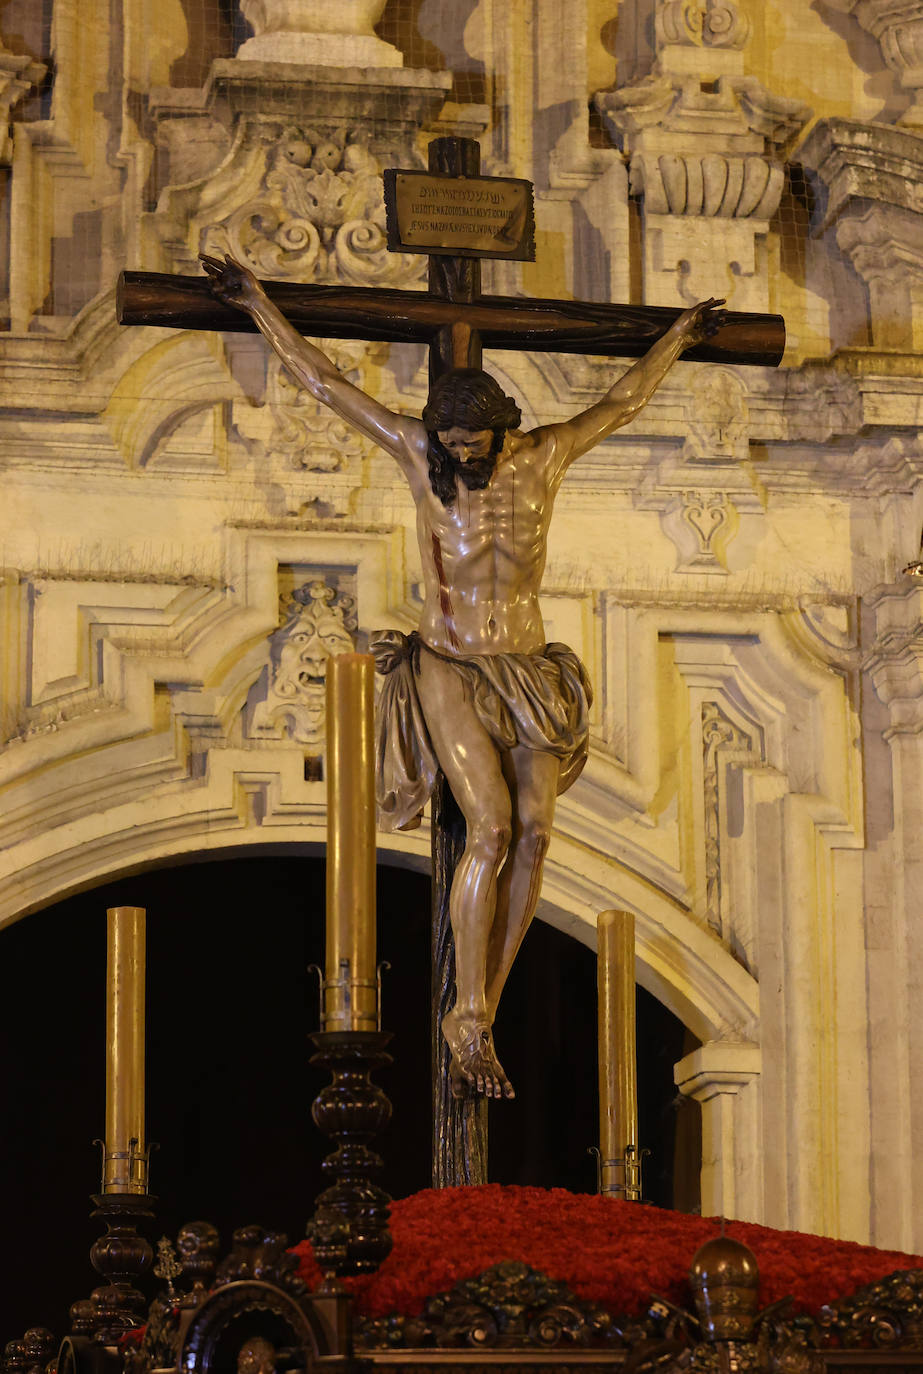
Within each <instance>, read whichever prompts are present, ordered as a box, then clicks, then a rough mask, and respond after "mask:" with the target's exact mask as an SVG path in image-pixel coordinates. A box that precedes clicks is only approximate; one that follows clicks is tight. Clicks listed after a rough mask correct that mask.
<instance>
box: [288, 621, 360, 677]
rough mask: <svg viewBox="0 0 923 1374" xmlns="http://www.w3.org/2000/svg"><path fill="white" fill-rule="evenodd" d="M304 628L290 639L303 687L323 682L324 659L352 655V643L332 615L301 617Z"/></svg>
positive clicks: (345, 630) (325, 662)
mask: <svg viewBox="0 0 923 1374" xmlns="http://www.w3.org/2000/svg"><path fill="white" fill-rule="evenodd" d="M302 624H303V626H304V628H303V629H301V630H299V631H298V632H297V633H296V634H294V635H293V636H292V639H291V643H292V645H293V646H294V647H295V650H296V653H297V657H298V662H299V664H300V665H301V672H300V673H299V680H300V681H301V683H302V685H303V686H304V685H306V684H307V683H308V682H322V681H323V680H324V678H325V676H326V674H327V659H328V658H330V657H332V655H334V654H349V653H352V652H353V642H352V639H351V637H350V634H349V631H348V630H347V629H346V628H345V626H344V624H343V622H342V620H340V619H339V618H338V617H337V616H335V615H332V614H331V615H325V614H324V612H323V611H321V612H320V614H319V615H317V616H316V617H308V616H304V618H303V620H302Z"/></svg>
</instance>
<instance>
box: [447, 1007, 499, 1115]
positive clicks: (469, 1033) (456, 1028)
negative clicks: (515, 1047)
mask: <svg viewBox="0 0 923 1374" xmlns="http://www.w3.org/2000/svg"><path fill="white" fill-rule="evenodd" d="M442 1033H443V1035H444V1036H445V1038H446V1040H447V1041H448V1045H449V1049H450V1050H451V1052H452V1058H451V1062H450V1064H449V1080H450V1083H451V1086H452V1096H453V1097H459V1098H461V1097H468V1096H469V1095H471V1094H476V1093H483V1094H484V1096H485V1097H515V1096H516V1093H515V1090H514V1088H513V1085H512V1083H511V1082H510V1080H509V1079H508V1078H507V1076H506V1074H505V1073H504V1072H503V1066H502V1064H501V1063H500V1061H499V1059H498V1058H497V1051H496V1050H495V1049H494V1037H493V1034H492V1032H491V1028H490V1023H489V1022H488V1021H484V1020H479V1019H478V1018H476V1017H466V1016H461V1015H460V1014H459V1013H458V1012H456V1011H454V1010H453V1011H450V1012H449V1013H448V1014H447V1015H446V1016H444V1017H443V1020H442Z"/></svg>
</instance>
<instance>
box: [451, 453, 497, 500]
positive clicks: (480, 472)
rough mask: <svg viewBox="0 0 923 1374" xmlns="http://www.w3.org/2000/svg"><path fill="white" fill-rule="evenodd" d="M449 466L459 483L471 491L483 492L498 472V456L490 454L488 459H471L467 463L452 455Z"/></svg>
mask: <svg viewBox="0 0 923 1374" xmlns="http://www.w3.org/2000/svg"><path fill="white" fill-rule="evenodd" d="M449 464H450V467H451V470H452V472H453V473H454V474H455V476H456V477H457V478H458V480H459V482H461V484H462V485H463V486H465V487H467V488H468V490H469V491H483V490H484V488H485V487H486V486H487V483H488V482H489V481H490V479H491V477H493V475H494V472H495V471H496V467H497V455H496V454H495V453H490V454H488V455H487V457H486V458H471V459H469V460H468V462H467V463H463V462H462V461H461V459H460V458H453V457H451V455H450V456H449Z"/></svg>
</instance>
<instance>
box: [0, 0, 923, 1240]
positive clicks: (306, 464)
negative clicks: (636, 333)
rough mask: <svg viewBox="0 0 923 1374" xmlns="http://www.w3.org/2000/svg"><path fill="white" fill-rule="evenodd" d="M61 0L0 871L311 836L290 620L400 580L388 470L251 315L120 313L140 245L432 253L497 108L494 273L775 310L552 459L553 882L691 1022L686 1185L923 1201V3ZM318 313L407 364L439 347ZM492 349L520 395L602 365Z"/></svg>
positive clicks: (17, 174) (17, 543)
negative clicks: (555, 642)
mask: <svg viewBox="0 0 923 1374" xmlns="http://www.w3.org/2000/svg"><path fill="white" fill-rule="evenodd" d="M79 8H80V14H79V17H78V6H77V3H76V0H44V4H43V5H35V4H31V3H29V0H10V3H9V4H7V5H6V6H5V7H4V11H3V15H4V19H3V22H4V24H5V28H4V29H3V32H2V34H0V38H2V40H3V46H2V47H0V77H2V80H0V87H2V89H0V109H2V114H3V120H2V128H3V131H4V137H3V139H2V140H0V187H2V194H3V201H2V204H3V212H2V215H0V269H2V272H3V274H4V285H3V288H2V290H0V297H2V298H3V300H4V311H3V312H2V313H3V323H4V324H5V326H6V328H5V331H4V332H3V333H2V334H0V468H2V487H3V503H2V511H0V522H2V528H0V551H2V567H0V626H2V631H0V633H2V653H0V741H2V746H0V797H2V806H0V918H2V919H3V920H8V921H12V920H15V919H17V918H18V917H20V916H22V915H24V914H28V913H29V912H31V911H34V910H36V909H38V908H40V907H41V906H43V905H46V904H48V903H50V902H52V901H54V900H55V899H57V898H59V897H61V896H63V895H65V894H67V893H68V892H71V891H74V890H76V889H78V888H80V887H87V886H91V885H93V884H94V883H97V882H101V881H103V880H104V879H107V878H109V877H111V876H113V875H115V874H116V873H118V872H119V871H121V870H122V869H125V868H130V867H135V868H137V867H139V866H142V865H145V864H151V863H156V862H160V861H165V860H169V859H173V858H177V857H181V856H188V855H192V854H196V853H199V852H201V851H203V850H206V849H207V850H211V851H215V850H220V849H221V848H222V847H225V846H227V847H232V846H233V847H235V848H236V849H240V847H242V846H246V845H251V844H252V845H262V846H265V845H267V844H273V843H279V844H292V843H300V842H304V841H313V842H317V843H322V842H323V837H324V819H325V818H324V790H323V785H322V783H321V782H320V781H319V780H318V772H316V771H315V772H314V773H312V770H310V769H307V770H306V769H305V766H304V753H305V750H306V749H307V750H308V752H309V753H312V755H313V754H315V753H316V754H317V755H318V756H319V755H320V754H321V753H322V733H323V731H322V720H321V718H320V714H319V712H318V711H317V709H316V707H317V699H316V698H317V692H318V685H319V679H320V677H321V676H322V672H321V670H320V668H319V666H318V665H319V663H320V661H321V659H320V658H318V657H317V656H316V655H314V656H312V655H311V654H308V658H309V659H310V662H308V659H305V660H304V662H302V660H301V658H300V657H299V656H300V654H301V650H302V647H304V646H305V645H307V643H308V639H310V638H311V636H313V638H314V639H315V640H317V641H319V642H323V640H324V634H323V631H322V628H321V626H320V622H321V620H322V619H323V613H324V611H325V608H326V611H327V612H330V613H331V614H330V616H329V617H328V618H332V619H333V620H335V621H337V626H338V628H337V634H336V635H335V636H334V639H335V640H336V638H337V635H339V636H340V639H342V636H343V635H351V634H352V633H353V631H356V632H357V633H358V635H359V636H360V640H361V636H362V635H363V634H364V633H366V632H367V631H368V630H370V629H372V628H377V627H379V626H385V625H392V626H395V627H397V628H401V629H405V630H407V629H410V628H412V627H413V625H414V621H415V614H416V608H417V605H418V592H417V585H418V582H419V577H420V569H419V567H418V564H417V555H416V552H415V540H414V532H413V531H414V517H413V509H412V505H411V502H410V500H409V497H408V495H407V493H406V491H405V490H404V488H403V486H402V483H401V480H400V478H399V476H398V474H397V473H396V472H395V471H394V469H393V467H392V466H391V465H390V463H389V461H388V460H387V459H386V457H385V456H384V455H383V454H381V453H380V452H378V451H377V450H375V449H374V448H372V447H370V446H369V445H367V444H366V443H365V442H364V441H362V440H360V439H358V438H356V437H355V436H354V435H352V434H350V433H349V432H348V431H346V430H345V429H344V428H343V427H342V426H341V425H340V424H339V422H337V421H335V420H332V419H331V417H330V416H329V415H326V414H325V413H323V412H322V411H320V410H319V409H318V407H317V406H316V405H315V404H314V403H313V402H312V401H311V400H310V398H307V397H305V396H303V395H301V394H299V393H298V392H297V389H296V388H295V387H294V386H293V385H292V383H291V382H290V381H289V380H288V379H287V378H286V377H285V376H284V375H281V374H280V372H279V369H278V368H277V366H275V364H274V363H273V362H272V361H271V359H269V358H268V356H267V350H266V348H265V347H264V345H263V344H262V342H261V341H260V340H259V339H256V338H253V337H251V336H248V335H243V334H234V335H231V334H227V335H211V334H207V333H198V332H191V331H190V332H180V331H169V330H164V329H120V328H119V326H118V325H117V323H116V319H115V309H114V293H115V282H116V278H117V275H118V273H119V271H120V270H121V269H123V268H134V269H146V270H151V271H163V272H191V271H195V270H196V266H195V264H196V256H197V254H198V252H200V251H202V250H206V249H207V250H212V251H214V250H221V249H224V248H228V247H230V248H233V249H234V251H236V252H237V253H239V254H240V255H241V256H243V257H244V258H245V259H246V260H248V261H249V262H251V263H252V264H253V265H254V267H255V269H256V270H257V271H258V272H259V273H260V275H262V276H264V277H270V278H274V279H278V280H301V281H311V282H315V283H318V284H330V283H337V284H351V285H363V284H371V283H374V284H382V285H389V286H400V287H403V288H405V289H414V288H415V287H418V286H421V285H422V283H423V260H422V259H420V258H417V257H412V256H406V257H399V256H394V255H391V254H389V253H388V252H387V251H386V248H385V243H384V234H383V208H382V201H381V185H380V178H379V174H380V171H381V169H382V168H383V167H386V166H389V165H390V166H393V165H402V166H408V167H413V166H422V165H424V158H425V145H426V143H427V141H428V139H429V138H430V137H432V136H433V135H434V134H438V133H444V132H463V133H466V134H469V135H473V136H477V137H479V138H480V139H481V144H482V151H483V160H484V166H485V170H486V171H488V172H504V173H509V174H513V175H516V176H521V177H528V178H530V179H531V180H532V181H533V182H534V183H535V190H536V212H537V229H538V234H537V241H538V259H537V261H536V263H535V264H519V265H516V264H502V265H499V266H497V265H487V266H485V273H484V276H485V282H489V289H491V290H496V291H503V292H506V293H508V294H517V293H524V294H532V295H543V296H552V297H559V296H567V295H575V296H580V297H588V298H591V299H601V300H634V301H644V302H647V303H655V304H663V303H668V304H681V303H683V302H684V301H687V300H690V299H693V298H695V297H697V296H704V295H715V296H727V297H728V298H729V301H730V304H731V305H732V306H733V307H735V308H743V309H747V308H751V309H769V310H776V311H779V312H781V313H782V314H784V315H785V317H786V320H787V323H788V327H789V346H788V350H787V353H786V358H785V360H784V363H783V365H782V367H781V368H779V369H778V370H775V371H772V370H766V369H753V368H750V369H744V368H733V367H728V368H724V367H722V368H720V369H719V368H709V367H707V366H705V365H702V364H694V363H685V364H680V365H679V366H678V367H677V368H676V369H675V370H674V372H673V373H672V374H671V376H670V377H669V379H668V380H667V382H666V384H665V385H664V386H663V387H662V388H661V390H660V391H659V392H658V394H657V396H656V397H655V398H654V400H653V401H652V403H651V404H650V405H649V406H648V408H647V409H646V410H645V411H644V412H643V413H642V414H641V416H640V417H639V418H638V419H637V420H636V421H635V422H634V423H633V424H632V425H630V426H629V427H628V428H626V429H625V430H622V431H620V432H618V433H617V434H616V435H614V436H613V437H612V438H611V439H609V440H607V441H606V442H605V443H604V444H602V445H600V447H599V448H598V449H597V450H596V451H594V452H593V453H591V454H589V455H587V456H586V457H585V458H584V459H583V460H582V461H581V463H579V464H578V465H576V466H575V468H574V469H573V470H572V472H571V474H570V475H569V476H568V479H567V482H566V483H565V485H564V487H563V489H562V492H561V495H560V497H559V503H558V511H557V516H556V523H555V525H554V528H553V533H552V539H551V546H550V550H549V559H548V568H547V574H546V595H545V602H544V606H545V612H546V623H547V628H548V635H549V638H550V639H561V640H565V641H567V642H569V643H570V644H572V645H573V646H574V647H575V648H576V649H577V650H578V651H579V652H580V653H581V655H582V656H583V658H584V659H585V660H586V662H587V663H588V665H589V667H590V670H591V674H592V676H593V679H594V681H595V684H596V688H597V703H596V706H595V708H594V711H595V715H594V718H593V735H592V750H591V756H590V761H589V764H588V766H587V769H586V771H585V774H584V776H583V777H582V779H581V780H580V782H579V783H578V784H577V785H576V786H575V787H574V788H573V790H572V791H571V792H569V793H568V794H567V795H566V796H565V797H564V798H563V799H562V800H561V803H560V805H559V809H558V814H557V822H556V831H555V837H554V840H553V843H552V847H551V850H550V854H549V859H548V866H547V877H546V882H545V887H544V895H543V901H542V907H541V913H540V914H541V915H542V917H543V918H544V919H546V920H549V921H551V922H553V923H554V924H556V925H558V926H560V927H562V928H563V929H566V930H568V931H569V932H571V933H572V934H573V935H574V936H575V937H576V938H579V939H582V940H584V941H585V942H586V943H587V944H588V945H590V946H593V945H594V943H595V930H594V922H595V917H596V914H597V913H598V912H599V911H601V910H603V909H605V908H609V907H613V906H624V907H626V908H630V909H631V910H632V911H634V913H635V916H636V928H637V932H638V976H639V979H640V981H641V982H642V983H643V984H644V985H645V986H646V987H647V988H648V989H649V990H650V991H652V992H653V993H655V994H656V995H657V996H658V997H660V998H661V999H662V1000H663V1001H664V1002H665V1003H666V1004H667V1005H668V1006H670V1007H671V1008H672V1009H673V1010H674V1011H675V1012H676V1014H677V1015H679V1016H680V1017H681V1018H682V1020H683V1021H684V1022H685V1024H686V1025H687V1026H688V1027H689V1029H690V1030H691V1031H692V1032H693V1033H694V1034H695V1035H696V1036H697V1037H698V1039H699V1040H700V1042H701V1047H700V1048H699V1049H697V1050H695V1051H694V1052H693V1053H691V1054H690V1055H688V1056H686V1058H685V1059H683V1060H682V1061H681V1062H680V1063H679V1064H678V1065H677V1066H676V1081H677V1083H678V1085H679V1088H680V1090H681V1091H682V1092H684V1093H687V1094H689V1095H691V1096H693V1097H695V1098H696V1099H698V1100H699V1101H700V1102H701V1104H702V1110H703V1122H704V1156H705V1158H704V1166H703V1199H702V1203H703V1210H704V1211H706V1212H710V1213H714V1212H719V1211H720V1212H723V1213H725V1214H726V1215H734V1216H738V1217H741V1218H746V1219H752V1220H757V1221H763V1222H766V1223H769V1224H771V1225H776V1226H782V1227H793V1228H798V1229H803V1230H808V1231H818V1232H825V1233H828V1234H833V1235H839V1236H843V1237H847V1238H853V1239H857V1240H866V1239H871V1240H873V1241H875V1242H876V1243H879V1244H882V1245H887V1246H890V1247H898V1248H905V1249H909V1250H917V1251H919V1250H923V1012H921V1007H923V999H921V998H920V996H919V995H918V994H919V991H920V986H921V984H923V954H921V952H920V949H919V944H918V942H917V941H915V939H914V937H913V930H914V927H915V923H918V922H919V917H920V913H921V900H923V899H921V896H920V893H921V892H923V883H921V882H920V881H918V879H919V877H920V875H919V873H918V868H919V865H920V863H921V852H920V841H919V839H918V836H919V835H920V834H921V832H923V824H921V822H923V791H921V784H920V779H921V778H923V758H921V757H920V743H919V741H920V739H921V737H923V709H921V702H923V667H921V665H923V648H921V646H923V606H921V600H920V598H921V592H920V583H919V580H918V579H917V578H915V577H914V576H913V575H911V574H907V575H905V574H903V572H902V569H904V568H905V566H906V565H908V563H910V562H911V560H912V559H913V558H914V557H915V556H916V554H917V550H918V548H919V544H920V527H921V520H923V483H921V475H923V446H921V442H920V435H921V416H923V366H921V363H920V359H919V344H918V340H919V338H920V337H921V330H923V288H921V282H923V272H921V264H923V258H921V255H920V243H921V242H923V233H921V230H923V199H921V198H920V196H919V183H920V176H919V171H920V167H921V164H923V142H921V137H923V135H921V132H920V129H921V120H920V118H919V117H918V100H919V93H920V90H921V89H923V84H921V77H920V71H921V70H923V67H921V64H920V60H919V57H918V55H917V51H916V46H915V45H917V44H918V42H919V34H918V30H921V31H923V3H916V0H906V2H905V3H901V4H899V5H898V4H894V3H887V4H885V3H875V2H874V0H818V3H817V4H815V5H812V6H805V5H801V4H797V5H796V4H794V3H793V0H765V2H764V3H763V2H761V3H760V4H757V3H756V2H755V0H684V3H682V4H681V3H679V0H634V2H633V3H629V0H553V2H552V0H534V2H533V3H530V4H528V5H526V4H523V5H519V4H512V5H511V4H509V3H507V0H471V3H468V4H465V5H462V6H460V5H458V4H457V3H455V0H421V3H419V4H413V5H411V4H407V3H405V0H388V3H387V4H385V5H382V4H380V3H378V4H366V5H354V6H351V5H348V4H346V3H345V2H344V3H339V4H337V5H335V6H329V5H328V6H320V7H318V6H317V5H311V4H307V3H306V4H305V5H303V6H302V7H300V8H299V7H298V6H296V5H294V4H290V5H273V4H271V3H269V0H264V3H263V4H261V5H256V4H255V3H250V0H247V2H246V3H243V4H242V5H241V7H240V12H239V13H238V12H237V11H236V10H235V8H234V6H233V5H223V6H218V5H217V4H215V3H214V2H213V0H161V2H160V3H158V4H157V5H156V6H152V5H150V4H149V3H148V0H117V3H114V4H110V3H109V0H106V3H103V0H81V5H80V7H79ZM324 11H326V13H327V15H328V16H330V15H331V14H333V12H334V11H336V22H335V23H333V21H332V20H331V21H330V24H328V26H327V27H325V28H323V30H322V31H321V29H320V28H319V26H320V25H321V20H320V19H318V17H317V16H318V15H319V14H322V13H323V12H324ZM373 11H374V13H373ZM312 15H313V18H312V17H311V16H312ZM325 22H326V21H325ZM331 25H332V27H331ZM7 131H8V132H7ZM334 351H335V353H336V360H337V362H338V365H339V366H341V367H342V368H343V369H344V371H346V373H347V375H349V376H350V377H351V378H352V379H353V380H355V381H356V382H357V383H358V384H359V385H361V386H363V387H365V388H366V389H368V390H370V391H371V392H373V393H374V394H375V395H376V396H378V397H380V398H381V399H382V400H383V401H384V402H386V403H387V404H389V405H391V406H395V407H399V408H402V409H405V410H407V411H411V412H416V413H419V408H420V406H421V405H422V403H423V400H424V397H425V388H426V368H425V358H424V356H423V351H422V349H419V348H414V347H410V346H404V347H398V346H393V347H385V346H380V345H376V346H374V347H372V346H370V345H364V344H361V343H358V344H352V343H349V344H338V345H336V346H335V349H334ZM488 366H489V367H490V368H491V369H492V370H493V371H494V372H495V373H496V374H497V375H498V377H499V379H500V380H501V382H502V383H503V385H504V386H505V388H506V389H507V390H509V391H511V392H512V393H513V394H515V395H516V397H517V399H519V400H520V401H521V404H522V407H523V413H524V416H525V421H526V423H529V424H531V423H535V422H537V421H547V420H556V419H560V418H563V417H565V416H567V415H568V414H570V413H572V412H573V411H574V410H576V409H579V408H581V407H584V406H586V405H588V404H590V403H592V402H593V401H594V400H596V399H597V398H598V397H599V396H600V395H601V393H602V392H603V391H604V390H605V389H606V388H607V387H608V386H609V385H610V384H611V382H612V380H613V379H614V377H615V376H616V375H618V373H619V371H620V370H621V368H622V366H623V365H622V364H621V363H619V364H612V363H610V362H605V361H603V360H600V359H595V358H576V357H566V356H560V357H558V356H553V355H528V354H521V355H519V354H498V355H496V356H493V357H489V358H488ZM323 588H326V589H327V590H326V591H324V590H322V589H323ZM327 592H329V594H330V595H329V599H328V598H327ZM280 606H281V607H282V608H283V613H284V615H285V616H286V617H287V618H286V619H285V623H284V624H283V625H282V627H281V628H280ZM337 612H338V614H337ZM305 617H307V619H310V620H311V625H310V626H307V625H306V623H303V622H304V621H305ZM330 628H331V627H330V626H328V629H330ZM309 632H310V633H309ZM299 636H307V638H303V639H300V638H299ZM305 653H307V648H305ZM428 844H429V837H428V827H427V826H426V825H424V827H423V828H422V829H421V830H419V831H417V832H414V833H412V834H398V835H392V836H387V837H385V836H384V835H383V836H381V847H382V849H383V850H390V851H392V857H393V859H394V861H397V862H403V863H412V864H415V865H421V864H424V863H425V862H426V859H427V855H428Z"/></svg>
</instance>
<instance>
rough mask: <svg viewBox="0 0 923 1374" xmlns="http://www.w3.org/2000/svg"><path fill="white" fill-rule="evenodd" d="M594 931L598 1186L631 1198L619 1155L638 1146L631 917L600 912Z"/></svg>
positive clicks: (620, 913) (614, 1194) (605, 1190)
mask: <svg viewBox="0 0 923 1374" xmlns="http://www.w3.org/2000/svg"><path fill="white" fill-rule="evenodd" d="M596 932H597V934H596V938H597V947H598V951H599V953H598V960H597V981H598V989H599V1152H600V1155H601V1157H602V1172H601V1190H602V1192H603V1193H608V1194H611V1195H613V1196H616V1197H626V1196H628V1197H631V1196H632V1195H633V1192H632V1190H631V1189H629V1191H628V1192H627V1193H626V1192H625V1186H626V1183H631V1182H632V1181H633V1179H634V1174H633V1173H631V1174H630V1177H628V1178H626V1169H625V1164H624V1160H625V1156H626V1151H627V1150H629V1149H633V1150H637V1146H638V1068H637V1045H636V1034H635V918H634V916H633V914H632V913H631V912H630V911H603V912H602V913H601V914H600V916H599V919H598V921H597V924H596ZM615 1160H619V1161H622V1162H621V1163H618V1164H616V1163H614V1162H612V1161H615ZM634 1196H637V1194H634Z"/></svg>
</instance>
